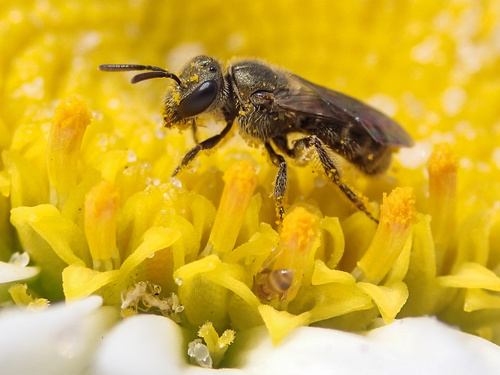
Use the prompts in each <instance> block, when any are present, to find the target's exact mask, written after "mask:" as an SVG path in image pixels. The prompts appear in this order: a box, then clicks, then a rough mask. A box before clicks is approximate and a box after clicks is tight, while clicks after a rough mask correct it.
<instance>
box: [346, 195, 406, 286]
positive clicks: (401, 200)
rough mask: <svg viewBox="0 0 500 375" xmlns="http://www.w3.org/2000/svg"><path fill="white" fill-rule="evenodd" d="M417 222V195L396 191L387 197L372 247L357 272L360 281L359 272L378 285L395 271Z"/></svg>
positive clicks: (384, 199)
mask: <svg viewBox="0 0 500 375" xmlns="http://www.w3.org/2000/svg"><path fill="white" fill-rule="evenodd" d="M415 221H416V211H415V196H414V195H413V189H411V188H396V189H394V191H392V193H391V194H390V195H389V196H386V195H385V194H384V197H383V203H382V206H381V214H380V224H379V226H378V227H377V231H376V232H375V236H374V237H373V240H372V243H371V244H370V247H369V248H368V250H367V251H366V253H365V254H364V255H363V257H362V258H361V260H360V261H359V262H358V269H355V270H354V271H353V272H354V274H355V276H357V278H358V280H359V279H360V278H361V279H362V280H363V279H364V278H363V277H362V276H361V275H359V274H358V273H359V270H361V271H362V272H364V276H365V277H366V278H367V279H368V280H369V281H372V282H375V283H378V282H379V281H380V280H381V279H382V278H384V276H385V275H386V274H387V273H388V272H389V270H390V269H391V268H392V266H393V265H394V263H395V262H396V260H397V259H398V257H399V255H400V254H401V252H402V251H403V248H404V246H405V244H406V241H408V239H409V237H410V234H411V227H412V224H413V223H414V222H415Z"/></svg>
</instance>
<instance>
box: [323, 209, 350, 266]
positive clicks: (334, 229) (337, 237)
mask: <svg viewBox="0 0 500 375" xmlns="http://www.w3.org/2000/svg"><path fill="white" fill-rule="evenodd" d="M321 227H322V228H323V229H325V230H326V231H327V232H328V233H329V234H330V236H331V238H332V240H333V243H332V244H331V245H330V246H331V248H333V250H332V252H331V254H330V259H328V262H327V265H328V267H329V268H332V269H333V268H335V267H337V265H338V264H339V262H340V259H342V256H343V255H344V250H345V239H344V232H343V231H342V227H341V225H340V221H339V219H338V217H324V218H323V219H321Z"/></svg>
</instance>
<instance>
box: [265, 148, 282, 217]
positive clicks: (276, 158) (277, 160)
mask: <svg viewBox="0 0 500 375" xmlns="http://www.w3.org/2000/svg"><path fill="white" fill-rule="evenodd" d="M265 147H266V150H267V153H268V154H269V157H270V158H271V161H272V162H273V164H274V165H275V166H277V167H278V168H279V169H278V174H277V175H276V181H275V183H274V200H275V202H276V213H277V215H278V218H279V220H280V221H281V220H283V217H284V216H285V192H286V186H287V180H288V173H287V166H286V161H285V158H284V157H283V156H282V155H279V154H277V153H276V151H274V149H273V147H272V146H271V144H270V143H269V142H266V143H265Z"/></svg>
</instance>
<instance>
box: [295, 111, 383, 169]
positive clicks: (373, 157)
mask: <svg viewBox="0 0 500 375" xmlns="http://www.w3.org/2000/svg"><path fill="white" fill-rule="evenodd" d="M300 127H301V130H302V131H305V132H306V133H307V134H310V135H315V136H317V137H318V138H319V139H321V140H322V141H323V143H325V144H326V145H327V146H329V147H330V148H331V150H332V151H334V152H335V153H337V154H339V155H341V156H342V157H344V158H345V159H347V160H348V161H349V162H351V163H352V164H353V165H355V166H356V167H357V168H358V169H359V170H361V171H362V172H365V173H367V174H377V173H382V172H384V171H385V170H386V169H387V168H388V167H389V165H390V163H391V155H392V149H391V147H390V146H387V145H383V144H381V143H379V142H377V141H376V140H375V139H373V137H372V136H371V135H370V134H369V133H368V132H367V131H366V130H365V129H364V128H363V127H361V126H360V125H359V124H340V125H339V124H336V123H335V122H333V121H330V120H326V119H321V118H310V117H308V118H303V119H302V120H301V124H300Z"/></svg>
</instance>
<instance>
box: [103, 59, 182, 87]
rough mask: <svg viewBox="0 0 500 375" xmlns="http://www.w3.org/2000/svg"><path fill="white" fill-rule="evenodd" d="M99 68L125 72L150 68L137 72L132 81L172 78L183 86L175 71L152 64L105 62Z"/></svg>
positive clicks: (106, 70) (107, 70)
mask: <svg viewBox="0 0 500 375" xmlns="http://www.w3.org/2000/svg"><path fill="white" fill-rule="evenodd" d="M98 68H99V70H102V71H105V72H125V71H134V70H150V72H146V73H140V74H137V75H136V76H134V77H133V78H132V81H131V82H132V83H137V82H141V81H144V80H146V79H151V78H171V79H173V80H174V81H175V82H177V84H178V85H179V86H182V82H181V80H180V78H179V77H177V76H176V75H175V74H174V73H170V72H169V71H167V70H165V69H163V68H159V67H157V66H151V65H135V64H104V65H99V67H98Z"/></svg>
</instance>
